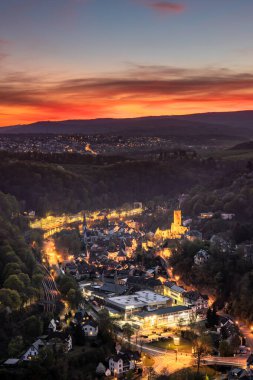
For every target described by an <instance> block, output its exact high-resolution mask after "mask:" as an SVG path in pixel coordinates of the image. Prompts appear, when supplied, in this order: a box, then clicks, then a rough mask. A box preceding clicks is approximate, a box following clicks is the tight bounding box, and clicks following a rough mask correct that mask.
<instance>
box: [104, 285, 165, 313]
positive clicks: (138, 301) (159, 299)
mask: <svg viewBox="0 0 253 380" xmlns="http://www.w3.org/2000/svg"><path fill="white" fill-rule="evenodd" d="M106 303H107V304H108V305H109V306H111V307H112V308H115V309H116V310H120V311H121V312H122V313H123V314H125V315H127V314H132V313H133V312H136V311H141V310H144V309H147V310H155V309H158V308H160V307H166V306H168V305H171V303H172V300H171V299H170V298H169V297H166V296H162V295H160V294H157V293H154V292H152V291H150V290H142V291H139V292H136V293H134V294H132V295H126V296H118V297H109V298H107V299H106Z"/></svg>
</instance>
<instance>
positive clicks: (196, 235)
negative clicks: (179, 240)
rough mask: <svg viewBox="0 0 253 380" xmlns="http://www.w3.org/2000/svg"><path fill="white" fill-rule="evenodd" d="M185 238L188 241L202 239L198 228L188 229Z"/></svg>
mask: <svg viewBox="0 0 253 380" xmlns="http://www.w3.org/2000/svg"><path fill="white" fill-rule="evenodd" d="M185 238H186V239H187V240H189V241H195V240H202V233H201V232H200V231H198V230H191V231H188V232H187V233H186V235H185Z"/></svg>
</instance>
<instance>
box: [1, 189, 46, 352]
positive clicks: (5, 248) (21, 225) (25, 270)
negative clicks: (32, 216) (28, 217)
mask: <svg viewBox="0 0 253 380" xmlns="http://www.w3.org/2000/svg"><path fill="white" fill-rule="evenodd" d="M24 229H27V226H26V222H25V220H24V219H23V217H22V216H21V215H20V209H19V204H18V202H17V200H16V199H15V197H13V196H11V195H5V194H3V193H1V192H0V358H1V357H2V355H3V353H5V355H6V353H8V344H9V343H10V341H11V338H12V337H13V339H14V340H15V336H20V335H21V332H22V331H24V330H25V322H26V318H24V313H23V312H20V310H21V309H22V308H23V307H24V306H27V305H33V303H35V302H36V301H37V300H38V299H39V297H40V288H41V279H42V277H43V275H42V271H41V269H40V266H39V265H38V263H37V260H36V254H37V252H36V249H34V250H33V251H32V250H31V248H30V246H29V244H27V242H26V241H25V239H24V235H23V232H24ZM23 310H24V309H23ZM22 318H24V320H23V321H22ZM24 336H25V333H24Z"/></svg>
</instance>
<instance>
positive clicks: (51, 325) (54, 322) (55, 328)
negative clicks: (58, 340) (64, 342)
mask: <svg viewBox="0 0 253 380" xmlns="http://www.w3.org/2000/svg"><path fill="white" fill-rule="evenodd" d="M48 328H49V329H50V330H51V331H53V332H55V331H56V330H57V324H56V321H55V319H51V321H50V323H49V325H48Z"/></svg>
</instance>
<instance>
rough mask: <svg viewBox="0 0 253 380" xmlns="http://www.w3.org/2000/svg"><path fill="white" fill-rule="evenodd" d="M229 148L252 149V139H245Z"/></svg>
mask: <svg viewBox="0 0 253 380" xmlns="http://www.w3.org/2000/svg"><path fill="white" fill-rule="evenodd" d="M229 150H253V141H246V142H243V143H241V144H237V145H235V146H232V148H229Z"/></svg>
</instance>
